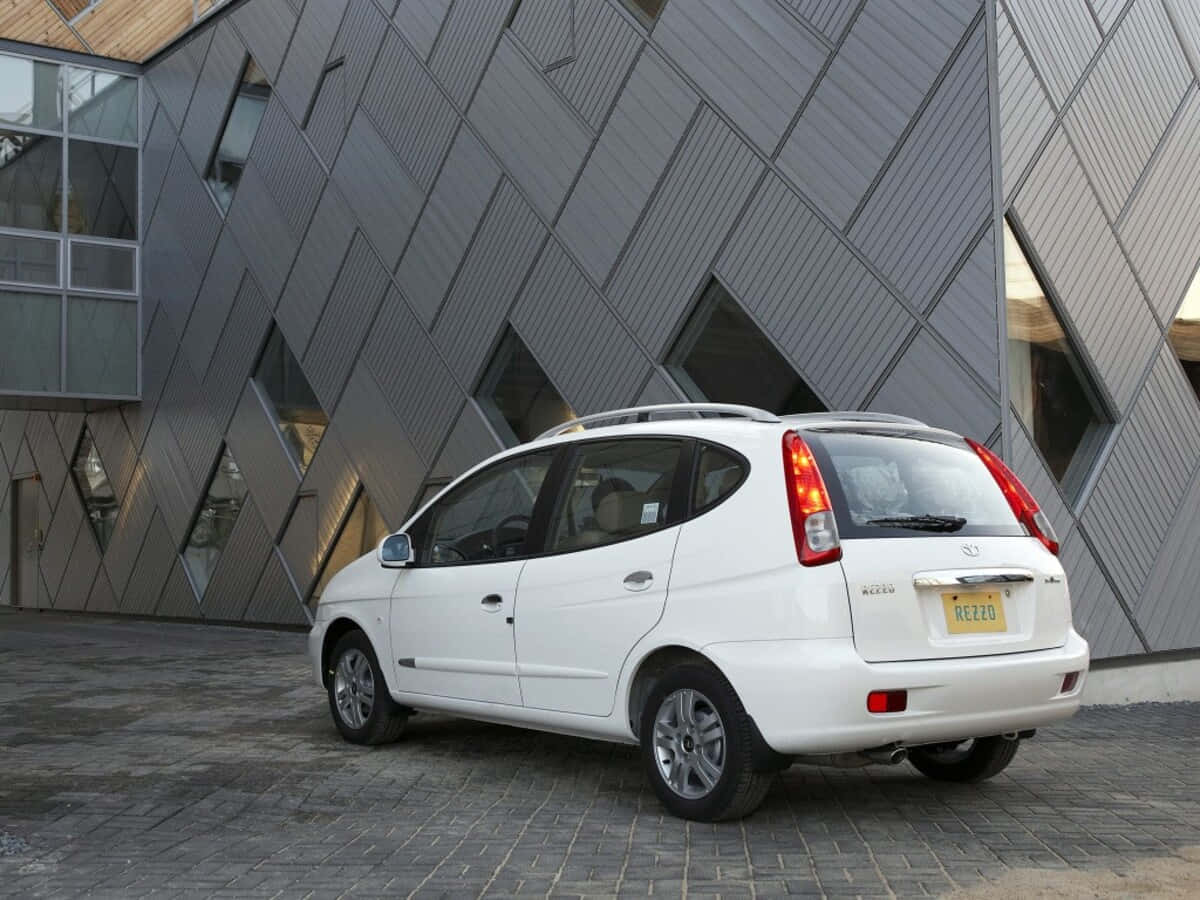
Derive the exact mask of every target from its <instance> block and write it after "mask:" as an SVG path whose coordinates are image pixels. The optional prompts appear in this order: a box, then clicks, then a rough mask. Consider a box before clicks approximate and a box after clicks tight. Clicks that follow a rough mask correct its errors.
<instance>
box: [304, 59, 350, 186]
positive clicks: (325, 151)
mask: <svg viewBox="0 0 1200 900" xmlns="http://www.w3.org/2000/svg"><path fill="white" fill-rule="evenodd" d="M349 80H350V79H349V78H348V76H347V75H346V66H345V65H339V66H334V67H333V68H331V69H329V70H328V71H326V72H324V74H322V76H321V81H320V84H319V86H318V87H317V92H316V94H315V95H314V97H313V103H312V109H311V111H310V112H309V115H308V121H307V122H305V123H304V133H305V135H307V136H308V139H309V141H310V142H311V143H312V145H313V147H314V148H315V149H316V151H317V154H318V155H319V156H320V157H321V159H322V160H323V161H324V163H325V167H326V168H327V169H329V168H332V167H333V162H334V160H336V159H337V155H338V152H339V151H340V150H341V147H342V140H343V138H345V137H346V129H347V128H348V127H349V126H350V116H351V114H352V113H353V112H354V107H353V105H352V104H350V103H349V102H348V101H347V100H346V91H347V85H348V83H349Z"/></svg>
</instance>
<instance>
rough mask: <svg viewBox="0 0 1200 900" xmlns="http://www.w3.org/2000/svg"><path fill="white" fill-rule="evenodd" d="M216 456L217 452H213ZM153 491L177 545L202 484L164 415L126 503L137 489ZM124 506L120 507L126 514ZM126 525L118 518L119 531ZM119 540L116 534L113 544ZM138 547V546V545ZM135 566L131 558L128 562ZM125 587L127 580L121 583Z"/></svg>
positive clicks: (152, 434) (145, 450) (110, 549)
mask: <svg viewBox="0 0 1200 900" xmlns="http://www.w3.org/2000/svg"><path fill="white" fill-rule="evenodd" d="M213 456H214V459H215V457H216V454H215V453H214V454H213ZM139 479H140V480H139ZM142 489H145V490H147V491H150V490H152V491H153V495H154V497H155V499H157V500H158V505H159V506H160V507H161V509H162V514H163V520H164V521H165V522H166V523H167V527H168V528H170V529H171V535H172V536H173V537H174V538H175V541H176V543H177V544H179V545H180V546H182V544H183V540H184V538H185V537H186V536H187V529H188V525H189V524H190V522H191V519H192V513H193V512H194V511H195V505H196V499H197V496H198V495H199V492H200V487H199V486H197V485H195V484H193V481H192V473H191V470H190V469H189V468H188V464H187V460H186V459H185V458H184V456H183V451H182V450H181V449H180V448H179V442H178V441H177V440H176V439H175V435H174V434H173V433H172V432H171V429H170V427H169V426H168V425H167V420H166V418H165V417H160V416H156V417H155V419H154V424H153V425H151V426H150V432H149V434H147V435H146V443H145V445H144V446H143V447H142V456H141V459H140V460H139V462H138V468H137V469H136V470H135V471H134V475H133V480H132V481H131V482H130V486H129V492H128V493H127V494H126V496H125V504H128V503H129V498H130V496H131V495H133V494H134V493H135V492H136V491H140V490H142ZM124 512H125V506H124V505H122V507H121V514H122V515H124ZM122 528H123V526H122V524H121V521H120V519H118V520H117V527H116V531H118V532H119V531H120V530H121V529H122ZM116 541H117V535H116V534H115V533H114V536H113V544H115V543H116ZM113 544H109V546H108V551H107V556H111V555H112V553H113ZM135 549H136V548H135ZM129 564H130V565H132V560H130V561H129ZM121 586H122V587H124V583H123V582H122V583H121Z"/></svg>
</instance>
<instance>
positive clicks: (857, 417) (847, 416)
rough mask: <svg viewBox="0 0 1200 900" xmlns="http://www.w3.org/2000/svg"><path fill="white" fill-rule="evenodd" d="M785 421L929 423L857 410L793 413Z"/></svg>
mask: <svg viewBox="0 0 1200 900" xmlns="http://www.w3.org/2000/svg"><path fill="white" fill-rule="evenodd" d="M782 419H783V421H784V422H797V421H800V422H821V421H824V420H826V419H833V420H835V421H839V422H879V423H888V424H892V425H920V426H921V427H923V428H928V427H929V426H928V424H926V423H925V422H922V421H921V420H920V419H912V418H909V417H908V416H897V415H893V414H892V413H877V412H859V411H857V410H830V411H829V412H822V413H792V414H790V415H786V416H783V417H782Z"/></svg>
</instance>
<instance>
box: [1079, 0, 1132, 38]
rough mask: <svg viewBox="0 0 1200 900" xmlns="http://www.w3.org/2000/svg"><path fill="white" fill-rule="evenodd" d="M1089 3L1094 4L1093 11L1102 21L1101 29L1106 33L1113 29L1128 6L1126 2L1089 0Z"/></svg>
mask: <svg viewBox="0 0 1200 900" xmlns="http://www.w3.org/2000/svg"><path fill="white" fill-rule="evenodd" d="M1088 2H1090V3H1091V4H1092V11H1093V12H1094V13H1095V14H1096V18H1097V19H1099V20H1100V27H1101V28H1103V29H1104V30H1105V31H1108V30H1109V29H1110V28H1112V27H1113V23H1114V22H1116V20H1117V16H1119V15H1120V13H1121V10H1123V9H1124V8H1125V6H1126V0H1088Z"/></svg>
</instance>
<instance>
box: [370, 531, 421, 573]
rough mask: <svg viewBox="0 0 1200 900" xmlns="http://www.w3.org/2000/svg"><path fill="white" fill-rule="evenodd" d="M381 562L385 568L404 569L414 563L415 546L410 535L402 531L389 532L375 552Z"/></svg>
mask: <svg viewBox="0 0 1200 900" xmlns="http://www.w3.org/2000/svg"><path fill="white" fill-rule="evenodd" d="M375 555H376V556H377V557H378V558H379V564H380V565H381V566H383V567H384V568H385V569H403V568H404V567H405V566H411V565H412V564H413V555H414V554H413V546H412V541H411V540H410V539H409V537H408V535H407V534H405V533H404V532H402V531H398V532H396V533H395V534H389V535H388V536H387V537H385V538H384V539H383V540H382V541H380V542H379V549H378V550H377V551H376V552H375Z"/></svg>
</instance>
